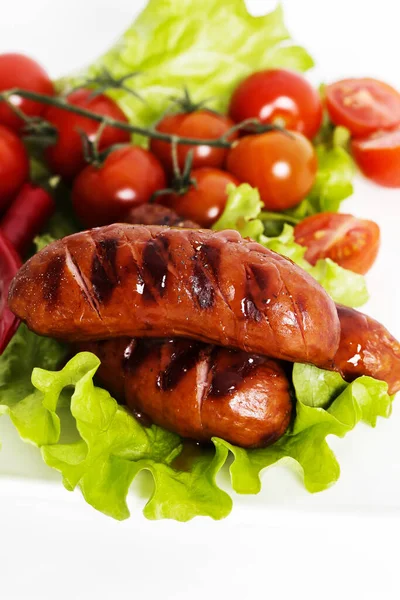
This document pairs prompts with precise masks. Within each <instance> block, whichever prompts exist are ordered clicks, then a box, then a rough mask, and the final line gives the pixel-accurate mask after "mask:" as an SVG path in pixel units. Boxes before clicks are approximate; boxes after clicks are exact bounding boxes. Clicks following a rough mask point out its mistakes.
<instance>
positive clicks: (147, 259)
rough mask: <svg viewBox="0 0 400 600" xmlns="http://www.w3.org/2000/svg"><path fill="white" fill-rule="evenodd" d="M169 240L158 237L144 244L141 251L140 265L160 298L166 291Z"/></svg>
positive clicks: (161, 236)
mask: <svg viewBox="0 0 400 600" xmlns="http://www.w3.org/2000/svg"><path fill="white" fill-rule="evenodd" d="M168 248H169V240H168V239H167V238H166V237H165V236H163V235H159V236H158V237H157V238H155V239H151V240H149V241H148V242H147V243H146V246H145V248H144V250H143V257H142V265H143V268H144V271H145V273H146V274H148V276H149V278H150V279H151V282H152V287H153V288H154V289H155V290H156V292H157V294H158V295H159V296H160V297H161V298H162V297H163V296H164V294H165V292H166V291H167V282H168V260H169V256H168Z"/></svg>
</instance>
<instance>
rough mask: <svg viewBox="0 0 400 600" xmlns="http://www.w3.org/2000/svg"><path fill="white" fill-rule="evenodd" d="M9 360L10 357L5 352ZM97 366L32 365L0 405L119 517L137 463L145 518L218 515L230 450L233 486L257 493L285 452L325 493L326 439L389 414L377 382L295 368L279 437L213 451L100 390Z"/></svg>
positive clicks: (330, 469) (226, 506) (91, 499)
mask: <svg viewBox="0 0 400 600" xmlns="http://www.w3.org/2000/svg"><path fill="white" fill-rule="evenodd" d="M22 335H25V334H24V333H23V334H21V339H23V338H22ZM33 335H34V334H32V336H33ZM35 343H36V344H37V343H38V342H35ZM40 343H41V344H44V342H43V339H41V342H40ZM30 344H32V340H31V341H30ZM43 347H44V346H43ZM60 358H61V355H59V356H58V359H60ZM3 360H4V359H3V358H2V359H0V366H1V373H2V378H3V379H2V380H3V382H5V383H3V387H2V393H3V394H5V395H6V397H7V394H6V388H7V386H9V385H10V381H11V380H12V379H18V377H20V376H19V374H18V373H17V372H16V371H15V370H14V368H13V367H12V366H11V368H9V370H8V371H7V367H6V366H3V365H1V362H2V361H3ZM38 360H40V357H38ZM53 360H55V358H54V359H53ZM6 362H7V363H8V364H10V356H9V357H8V361H6ZM98 366H99V360H98V359H97V357H96V356H94V355H93V354H90V353H88V352H82V353H79V354H77V355H76V356H75V357H73V358H72V359H71V360H70V361H69V362H68V363H67V364H66V365H65V366H64V368H62V369H61V370H60V371H50V370H45V369H40V368H35V369H34V371H33V373H32V385H30V384H29V383H28V381H27V378H26V377H23V381H21V383H20V386H19V393H18V394H17V393H15V392H13V394H11V397H10V398H9V399H8V400H9V401H8V405H5V404H4V403H2V405H1V406H3V407H4V406H7V408H8V409H9V410H10V414H11V415H12V416H13V415H14V414H16V415H17V416H18V418H16V420H15V425H16V427H17V429H18V431H19V433H20V435H21V437H22V438H23V439H25V440H27V441H30V442H32V443H34V444H35V445H37V446H39V447H41V452H42V456H43V459H44V461H45V462H46V464H47V465H48V466H50V467H52V468H55V469H57V470H58V471H60V473H61V474H62V477H63V482H64V486H65V487H66V489H67V490H70V491H72V490H74V489H75V488H76V487H77V486H78V487H79V488H80V489H81V491H82V493H83V496H84V498H85V500H86V501H87V502H88V503H89V504H91V505H92V506H93V507H94V508H96V509H97V510H99V511H101V512H103V513H104V514H106V515H108V516H111V517H113V518H115V519H125V518H127V517H128V516H129V510H128V507H127V502H126V498H127V494H128V491H129V488H130V486H131V484H132V482H133V480H134V479H135V477H136V476H137V475H138V473H140V472H141V471H142V470H146V471H149V472H150V474H151V476H152V477H153V480H154V491H153V492H152V494H151V497H150V498H149V501H148V502H147V504H146V506H145V508H144V515H145V516H146V517H147V518H149V519H160V518H172V519H176V520H178V521H187V520H189V519H191V518H193V517H195V516H198V515H207V516H210V517H212V518H213V519H221V518H224V517H225V516H227V515H228V514H229V512H230V510H231V508H232V500H231V498H230V496H229V495H228V494H227V493H226V492H225V491H224V490H222V489H220V487H219V486H218V484H217V482H216V477H217V475H218V472H219V471H220V469H221V468H222V467H223V466H224V465H225V463H226V461H227V458H228V454H229V453H231V454H232V455H233V462H232V464H231V466H230V475H231V483H232V487H233V489H234V490H235V491H236V492H238V493H242V494H253V493H257V492H258V491H259V490H260V487H261V481H260V473H261V471H262V470H263V469H265V468H266V467H268V466H271V465H272V464H274V463H277V462H278V461H281V460H282V459H285V460H286V462H288V463H290V464H291V465H292V466H294V467H295V468H296V470H298V471H299V472H300V473H302V474H303V476H304V483H305V485H306V488H307V489H308V490H309V491H311V492H316V491H320V490H323V489H325V488H327V487H328V486H330V485H331V484H332V483H334V482H335V481H336V479H337V478H338V477H339V465H338V463H337V461H336V459H335V456H334V454H333V453H332V451H331V449H330V448H329V446H328V444H327V442H326V436H327V435H329V434H334V435H337V436H340V437H343V436H344V435H345V434H346V433H347V432H348V431H350V430H351V429H353V427H354V426H355V425H356V424H357V422H358V421H360V420H363V421H365V422H366V423H368V424H369V425H371V426H375V424H376V421H377V417H378V416H382V417H388V416H389V414H390V411H391V402H392V399H391V398H390V397H389V396H388V394H387V385H386V384H385V383H383V382H379V381H375V380H374V379H371V378H370V377H360V378H359V379H357V380H356V381H354V382H353V383H352V384H350V385H349V384H347V383H345V382H344V381H343V380H342V379H341V378H340V376H338V375H337V374H332V373H328V372H326V371H321V370H320V369H316V368H315V367H310V366H309V365H295V366H294V370H293V384H294V388H295V390H296V393H297V404H296V416H295V419H294V422H293V425H292V426H291V427H290V429H289V430H288V431H287V433H286V434H285V435H284V436H283V437H282V438H281V439H280V440H278V442H276V443H275V444H274V445H272V446H270V447H268V448H264V449H260V450H245V449H243V448H238V447H236V446H233V445H232V444H229V443H227V442H226V441H224V440H221V439H218V438H215V439H214V440H213V442H214V448H212V447H211V448H204V447H199V446H196V445H194V444H192V445H191V446H190V445H189V446H188V445H185V444H183V443H182V440H181V439H180V437H179V436H177V435H175V434H173V433H170V432H168V431H165V430H164V429H161V428H160V427H157V426H154V425H153V426H152V427H149V428H147V427H144V426H143V425H142V424H141V423H139V422H138V421H137V420H136V419H135V418H134V417H133V416H132V415H131V414H130V413H129V412H128V411H127V410H126V409H125V408H124V407H123V406H120V405H118V404H117V402H116V401H115V400H114V399H113V398H112V397H111V396H110V394H109V393H108V392H107V391H106V390H103V389H101V388H98V387H96V386H95V385H94V383H93V377H94V375H95V373H96V370H97V368H98ZM12 374H13V375H12ZM4 385H5V386H6V387H5V388H4ZM17 387H18V386H17ZM316 390H318V391H316ZM66 392H67V393H66ZM26 394H27V395H26ZM18 396H19V400H18V399H17V397H18ZM33 397H34V398H35V400H34V402H33V400H32V398H33ZM322 405H324V406H326V407H327V409H326V410H324V409H323V408H321V406H322ZM66 407H67V409H68V412H69V414H70V417H71V419H70V421H72V422H73V424H74V425H75V434H76V435H75V437H73V439H72V440H68V441H65V440H66V439H68V437H71V435H70V434H69V432H68V431H65V429H68V428H69V427H71V422H69V423H68V422H66V421H65V420H63V419H61V418H60V416H61V412H62V409H63V408H64V409H65V408H66ZM188 450H189V452H188ZM193 450H194V451H193Z"/></svg>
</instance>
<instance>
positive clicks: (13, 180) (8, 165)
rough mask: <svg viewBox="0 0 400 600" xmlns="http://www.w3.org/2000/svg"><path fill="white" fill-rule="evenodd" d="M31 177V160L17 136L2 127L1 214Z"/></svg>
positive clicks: (0, 161)
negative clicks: (29, 176)
mask: <svg viewBox="0 0 400 600" xmlns="http://www.w3.org/2000/svg"><path fill="white" fill-rule="evenodd" d="M28 175H29V159H28V154H27V151H26V149H25V146H24V145H23V143H22V142H21V140H20V139H19V138H18V137H17V135H16V134H15V133H14V132H13V131H12V130H11V129H7V127H3V125H0V212H2V211H4V209H6V208H7V207H8V205H9V204H10V202H11V200H12V199H13V197H14V196H15V195H16V194H17V193H18V191H19V190H20V188H21V187H22V185H23V183H24V182H25V180H26V179H27V178H28Z"/></svg>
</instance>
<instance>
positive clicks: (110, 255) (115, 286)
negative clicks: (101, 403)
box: [9, 225, 340, 365]
mask: <svg viewBox="0 0 400 600" xmlns="http://www.w3.org/2000/svg"><path fill="white" fill-rule="evenodd" d="M9 303H10V307H11V310H12V311H13V312H14V313H15V314H16V315H17V316H18V317H19V318H21V319H22V320H23V321H25V322H26V323H27V325H28V327H29V328H30V329H32V330H33V331H35V332H36V333H39V334H41V335H49V336H52V337H55V338H59V339H62V340H66V341H83V340H99V339H105V338H111V337H123V336H129V337H189V338H193V339H197V340H199V341H204V342H208V343H215V344H218V345H221V346H228V347H233V348H238V349H241V350H245V351H247V352H253V353H256V354H263V355H268V356H271V357H274V358H278V359H283V360H289V361H293V362H311V363H314V364H316V365H323V364H325V363H326V362H328V361H330V360H332V359H333V357H334V355H335V353H336V350H337V348H338V344H339V336H340V328H339V319H338V316H337V312H336V307H335V304H334V303H333V301H332V300H331V299H330V298H329V296H328V295H327V293H326V292H325V291H324V290H323V288H322V287H321V286H320V285H319V284H318V283H317V282H316V281H315V280H314V279H313V278H312V277H311V276H309V275H308V274H307V273H305V272H304V271H303V270H302V269H300V268H299V267H297V266H296V265H294V264H293V263H292V262H291V261H289V260H288V259H286V258H283V257H282V256H280V255H279V254H276V253H275V252H272V251H270V250H267V249H266V248H264V247H263V246H260V245H259V244H257V243H255V242H252V241H250V240H244V239H243V238H242V237H241V236H240V235H239V233H237V232H236V231H222V232H213V231H209V230H191V229H170V228H168V227H157V226H141V225H109V226H107V227H101V228H98V229H92V230H90V231H86V232H82V233H77V234H74V235H71V236H69V237H66V238H64V239H63V240H59V241H56V242H53V243H52V244H50V245H49V246H47V247H46V248H44V249H43V250H42V251H41V252H39V253H38V254H35V256H33V257H32V258H31V259H30V260H29V261H28V262H27V263H25V265H24V266H23V267H22V268H21V269H20V271H19V272H18V274H17V275H16V277H15V278H14V280H13V283H12V285H11V288H10V294H9Z"/></svg>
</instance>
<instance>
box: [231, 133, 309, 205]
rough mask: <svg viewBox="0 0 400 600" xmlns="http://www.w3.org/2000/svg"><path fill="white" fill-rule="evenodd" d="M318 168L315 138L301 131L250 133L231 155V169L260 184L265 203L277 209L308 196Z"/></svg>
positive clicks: (239, 176)
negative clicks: (313, 142) (308, 136)
mask: <svg viewBox="0 0 400 600" xmlns="http://www.w3.org/2000/svg"><path fill="white" fill-rule="evenodd" d="M317 168H318V165H317V157H316V154H315V150H314V148H313V146H312V144H311V142H310V141H309V140H308V139H307V138H305V137H304V136H303V135H302V134H301V133H298V132H290V134H289V135H286V134H284V133H281V132H279V131H271V132H268V133H263V134H261V135H251V136H246V137H244V138H242V139H241V140H240V141H239V142H238V143H237V144H236V145H234V146H233V148H232V149H231V151H230V152H229V155H228V158H227V169H228V171H229V172H230V173H232V174H233V175H235V177H237V178H238V179H239V181H241V182H247V183H250V185H252V186H253V187H256V188H258V191H259V192H260V197H261V200H262V201H263V203H264V206H265V207H266V208H267V209H269V210H275V211H280V210H285V209H287V208H291V207H292V206H295V205H296V204H298V203H299V202H300V201H301V200H303V198H305V196H306V195H307V194H308V192H309V191H310V189H311V187H312V185H313V183H314V180H315V176H316V173H317Z"/></svg>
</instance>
